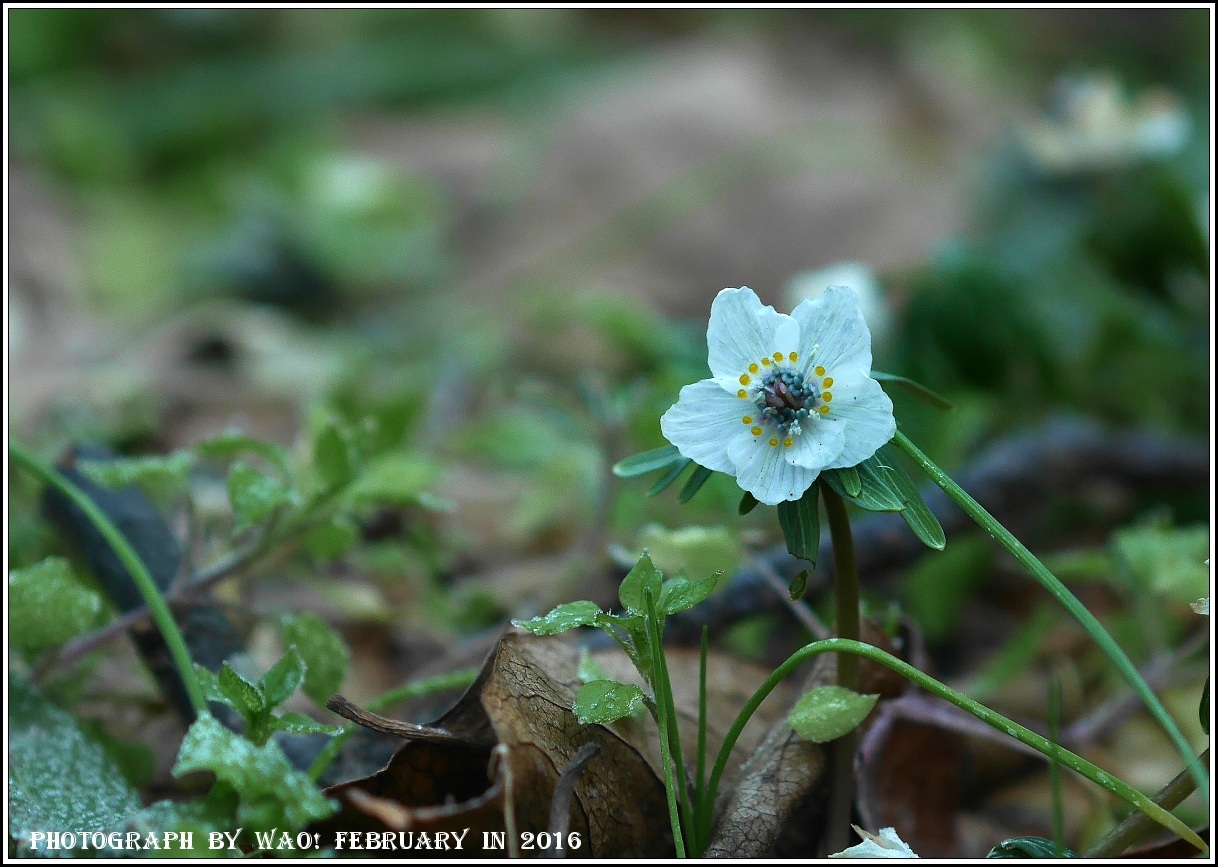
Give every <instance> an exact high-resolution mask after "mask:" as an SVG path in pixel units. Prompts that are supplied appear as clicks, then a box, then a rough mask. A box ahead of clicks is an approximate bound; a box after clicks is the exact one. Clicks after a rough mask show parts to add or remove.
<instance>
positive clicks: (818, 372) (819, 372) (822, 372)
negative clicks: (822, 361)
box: [816, 364, 825, 376]
mask: <svg viewBox="0 0 1218 867" xmlns="http://www.w3.org/2000/svg"><path fill="white" fill-rule="evenodd" d="M816 375H817V376H824V375H825V369H824V368H823V367H821V366H820V365H819V364H818V365H817V366H816Z"/></svg>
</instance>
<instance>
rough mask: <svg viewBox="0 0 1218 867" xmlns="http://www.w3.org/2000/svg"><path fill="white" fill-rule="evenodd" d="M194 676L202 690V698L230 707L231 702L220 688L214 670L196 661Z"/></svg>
mask: <svg viewBox="0 0 1218 867" xmlns="http://www.w3.org/2000/svg"><path fill="white" fill-rule="evenodd" d="M195 677H197V678H198V679H199V688H200V689H201V690H203V698H205V699H206V700H207V701H218V702H219V703H220V704H223V705H227V706H229V707H232V702H231V701H229V698H228V696H227V695H225V694H224V690H222V689H220V679H219V678H218V677H216V673H215V672H214V671H212V670H211V669H210V668H204V667H203V666H201V665H199V663H197V662H196V663H195Z"/></svg>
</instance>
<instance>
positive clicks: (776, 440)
mask: <svg viewBox="0 0 1218 867" xmlns="http://www.w3.org/2000/svg"><path fill="white" fill-rule="evenodd" d="M770 445H772V446H776V445H778V437H771V438H770Z"/></svg>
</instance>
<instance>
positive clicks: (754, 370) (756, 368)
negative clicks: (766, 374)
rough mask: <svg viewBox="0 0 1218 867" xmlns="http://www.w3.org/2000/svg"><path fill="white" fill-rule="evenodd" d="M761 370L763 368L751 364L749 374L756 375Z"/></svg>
mask: <svg viewBox="0 0 1218 867" xmlns="http://www.w3.org/2000/svg"><path fill="white" fill-rule="evenodd" d="M760 369H761V368H760V367H758V366H757V365H755V364H750V365H749V373H756V372H757V371H758V370H760Z"/></svg>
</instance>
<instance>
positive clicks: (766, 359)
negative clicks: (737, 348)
mask: <svg viewBox="0 0 1218 867" xmlns="http://www.w3.org/2000/svg"><path fill="white" fill-rule="evenodd" d="M761 363H762V364H764V365H765V366H766V367H769V366H770V359H768V358H763V359H761ZM756 366H757V365H755V364H754V365H753V367H756Z"/></svg>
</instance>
